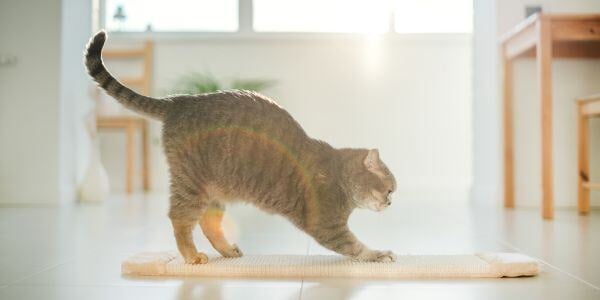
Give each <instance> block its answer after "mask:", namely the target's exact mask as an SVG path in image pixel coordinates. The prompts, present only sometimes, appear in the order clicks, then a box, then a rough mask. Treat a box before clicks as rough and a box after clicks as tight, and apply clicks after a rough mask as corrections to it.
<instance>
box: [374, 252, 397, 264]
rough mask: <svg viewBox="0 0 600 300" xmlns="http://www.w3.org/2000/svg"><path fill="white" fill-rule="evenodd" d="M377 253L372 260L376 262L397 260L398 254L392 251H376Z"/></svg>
mask: <svg viewBox="0 0 600 300" xmlns="http://www.w3.org/2000/svg"><path fill="white" fill-rule="evenodd" d="M375 252H377V255H376V256H375V258H374V259H373V260H372V261H375V262H395V261H396V254H394V252H392V251H375Z"/></svg>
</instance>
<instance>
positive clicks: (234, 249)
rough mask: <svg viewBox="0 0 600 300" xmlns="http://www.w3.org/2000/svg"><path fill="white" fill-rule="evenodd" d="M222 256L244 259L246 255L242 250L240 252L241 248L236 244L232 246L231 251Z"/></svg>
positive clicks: (224, 252)
mask: <svg viewBox="0 0 600 300" xmlns="http://www.w3.org/2000/svg"><path fill="white" fill-rule="evenodd" d="M221 254H222V255H223V257H242V256H243V255H244V253H243V252H242V250H240V248H239V247H238V246H237V245H236V244H233V245H231V249H227V250H226V251H223V253H221Z"/></svg>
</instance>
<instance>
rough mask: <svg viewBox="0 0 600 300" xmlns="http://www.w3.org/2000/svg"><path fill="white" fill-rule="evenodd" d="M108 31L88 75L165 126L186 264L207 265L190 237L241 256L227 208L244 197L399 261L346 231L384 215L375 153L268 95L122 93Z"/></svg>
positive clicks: (94, 50) (323, 234) (365, 254)
mask: <svg viewBox="0 0 600 300" xmlns="http://www.w3.org/2000/svg"><path fill="white" fill-rule="evenodd" d="M105 40H106V34H105V33H104V32H103V31H101V32H99V33H97V34H96V35H95V36H94V37H93V38H92V39H91V40H90V43H89V44H88V46H87V52H86V54H85V65H86V67H87V70H88V73H89V74H90V76H92V77H93V78H94V80H95V81H96V82H97V83H98V84H99V85H100V86H101V87H102V89H104V90H105V91H106V92H107V93H108V94H109V95H110V96H112V97H114V98H115V99H117V101H119V102H120V103H121V104H123V105H124V106H125V107H127V108H129V109H131V110H133V111H136V112H139V113H142V114H145V115H147V116H149V117H152V118H155V119H158V120H162V121H163V123H164V125H163V141H164V149H165V153H166V156H167V160H168V163H169V171H170V175H171V189H170V190H171V195H170V209H169V218H170V219H171V222H172V224H173V229H174V232H175V238H176V241H177V247H178V249H179V251H180V252H181V255H182V256H183V257H184V258H185V261H186V262H187V263H190V264H202V263H206V262H207V257H206V255H205V254H204V253H200V252H198V251H197V250H196V247H195V245H194V243H193V241H192V230H193V228H194V227H195V226H196V224H198V223H199V224H200V227H201V228H202V231H203V232H204V234H205V235H206V237H207V238H208V240H209V241H210V243H211V244H212V246H213V247H214V248H215V249H216V250H217V251H219V253H221V254H222V255H223V256H224V257H239V256H241V255H242V252H241V251H240V249H239V248H238V247H237V246H236V245H235V244H234V245H231V244H230V243H229V242H228V241H227V240H226V239H225V238H224V236H223V232H222V230H221V219H222V216H223V211H224V209H225V205H226V204H228V203H231V202H234V201H238V199H242V200H241V201H245V202H249V203H252V204H254V205H256V206H257V207H259V208H260V209H262V210H264V211H267V212H269V213H276V214H280V215H283V216H285V217H287V218H288V219H289V220H290V221H291V222H292V223H293V224H294V225H296V226H297V227H298V228H299V229H301V230H303V231H304V232H306V233H307V234H309V235H310V236H312V237H313V238H314V239H315V240H316V241H317V242H319V243H320V244H321V245H323V246H324V247H325V248H328V249H330V250H333V251H335V252H337V253H340V254H343V255H346V256H348V257H351V258H353V259H355V260H359V261H378V262H384V261H394V260H395V255H394V254H393V253H392V252H390V251H377V250H371V249H369V248H368V247H367V246H365V245H363V244H362V243H361V242H360V241H359V240H358V239H357V238H356V237H355V236H354V234H352V232H350V230H349V229H348V225H347V222H348V218H349V216H350V213H351V212H352V210H353V209H354V208H357V207H360V208H369V209H372V210H376V211H381V210H383V209H384V208H386V207H388V206H389V205H390V203H391V202H390V199H391V198H390V196H391V193H392V192H393V191H394V190H395V189H396V181H395V179H394V176H393V175H392V173H391V172H390V171H389V170H388V168H387V167H386V166H385V164H384V163H383V162H382V161H381V160H380V159H379V154H378V152H377V150H367V149H335V148H333V147H331V146H330V145H328V144H327V143H325V142H323V141H319V140H315V139H312V138H310V137H309V136H308V135H307V134H306V133H305V132H304V130H303V129H302V128H301V127H300V125H299V124H298V123H297V122H296V121H295V120H294V119H293V118H292V117H291V116H290V115H289V114H288V113H287V112H286V111H285V110H284V109H283V108H281V107H280V106H279V105H277V104H276V103H275V102H273V101H272V100H270V99H268V98H267V97H265V96H263V95H260V94H257V93H254V92H248V91H228V92H218V93H210V94H201V95H178V96H169V97H166V98H163V99H156V98H151V97H147V96H142V95H139V94H137V93H135V92H133V91H132V90H131V89H129V88H127V87H125V86H123V85H122V84H121V83H120V82H119V81H117V80H116V79H115V78H114V77H113V76H112V75H111V74H110V73H109V72H108V71H107V70H106V68H105V66H104V65H103V62H102V58H101V52H102V47H103V46H104V42H105Z"/></svg>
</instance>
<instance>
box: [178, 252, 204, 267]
mask: <svg viewBox="0 0 600 300" xmlns="http://www.w3.org/2000/svg"><path fill="white" fill-rule="evenodd" d="M184 259H185V263H186V264H191V265H201V264H205V263H207V262H208V256H206V254H204V253H201V252H198V253H196V255H189V256H188V257H185V258H184Z"/></svg>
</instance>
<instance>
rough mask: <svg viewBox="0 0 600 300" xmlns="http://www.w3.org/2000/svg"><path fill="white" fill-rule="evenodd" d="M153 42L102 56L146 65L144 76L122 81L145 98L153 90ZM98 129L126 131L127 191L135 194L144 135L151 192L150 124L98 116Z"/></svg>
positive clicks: (144, 158) (134, 118)
mask: <svg viewBox="0 0 600 300" xmlns="http://www.w3.org/2000/svg"><path fill="white" fill-rule="evenodd" d="M152 51H153V45H152V42H150V41H146V42H145V43H144V46H143V47H142V48H138V49H127V50H104V51H103V52H102V57H103V59H105V60H108V59H132V60H141V61H142V62H143V72H142V74H141V75H140V76H136V77H125V78H120V79H119V81H121V82H122V83H123V84H124V85H126V86H128V87H131V88H134V89H137V90H138V91H139V92H140V93H142V94H144V95H150V93H151V87H152ZM97 127H98V129H120V130H123V131H124V132H125V136H126V139H125V140H126V146H125V148H126V149H125V191H126V192H127V193H128V194H131V193H132V192H133V179H134V175H135V172H134V169H135V167H134V166H135V149H134V146H135V135H136V131H138V130H139V131H140V133H141V135H142V146H141V148H142V149H141V152H142V153H141V154H142V183H143V188H144V191H148V190H149V189H150V163H149V157H148V156H149V147H150V140H149V137H148V121H147V120H146V119H144V118H142V117H139V116H130V115H122V116H97Z"/></svg>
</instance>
